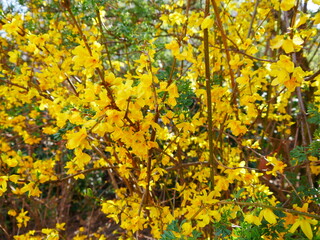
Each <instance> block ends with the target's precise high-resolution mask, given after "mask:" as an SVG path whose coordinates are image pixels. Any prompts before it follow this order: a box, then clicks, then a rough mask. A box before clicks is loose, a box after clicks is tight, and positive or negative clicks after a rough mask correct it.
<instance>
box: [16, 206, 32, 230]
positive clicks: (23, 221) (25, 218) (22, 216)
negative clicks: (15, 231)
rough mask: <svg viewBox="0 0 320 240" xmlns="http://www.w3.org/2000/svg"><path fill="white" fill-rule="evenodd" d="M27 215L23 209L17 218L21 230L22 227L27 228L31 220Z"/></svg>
mask: <svg viewBox="0 0 320 240" xmlns="http://www.w3.org/2000/svg"><path fill="white" fill-rule="evenodd" d="M27 213H28V211H24V210H23V209H22V210H21V212H20V213H19V215H18V216H17V217H16V220H17V225H18V228H21V227H22V226H24V227H26V226H27V223H28V222H29V220H30V217H28V216H27Z"/></svg>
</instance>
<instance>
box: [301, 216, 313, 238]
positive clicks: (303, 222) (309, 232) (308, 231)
mask: <svg viewBox="0 0 320 240" xmlns="http://www.w3.org/2000/svg"><path fill="white" fill-rule="evenodd" d="M300 227H301V229H302V231H303V233H304V234H305V235H306V236H307V238H308V239H312V238H313V233H312V229H311V226H310V223H309V222H308V221H307V220H305V219H304V220H301V224H300Z"/></svg>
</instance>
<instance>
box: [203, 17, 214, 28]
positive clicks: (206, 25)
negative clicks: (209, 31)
mask: <svg viewBox="0 0 320 240" xmlns="http://www.w3.org/2000/svg"><path fill="white" fill-rule="evenodd" d="M212 26H213V19H212V18H211V17H210V16H207V17H206V18H205V19H204V20H203V22H202V23H201V29H202V30H203V29H206V28H211V27H212Z"/></svg>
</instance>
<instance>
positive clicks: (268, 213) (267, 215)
mask: <svg viewBox="0 0 320 240" xmlns="http://www.w3.org/2000/svg"><path fill="white" fill-rule="evenodd" d="M259 217H260V220H262V218H264V219H265V220H266V221H267V222H269V223H270V224H275V223H277V218H278V217H277V216H276V215H275V214H274V213H273V211H272V210H271V209H269V208H265V209H263V210H262V211H261V212H260V214H259Z"/></svg>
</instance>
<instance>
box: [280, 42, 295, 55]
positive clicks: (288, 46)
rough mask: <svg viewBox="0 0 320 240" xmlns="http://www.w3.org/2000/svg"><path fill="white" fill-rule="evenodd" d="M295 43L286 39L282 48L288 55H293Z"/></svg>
mask: <svg viewBox="0 0 320 240" xmlns="http://www.w3.org/2000/svg"><path fill="white" fill-rule="evenodd" d="M293 47H294V46H293V42H292V40H291V39H286V40H284V41H283V44H282V48H283V50H284V51H285V52H286V53H291V52H293V51H294V48H293Z"/></svg>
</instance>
